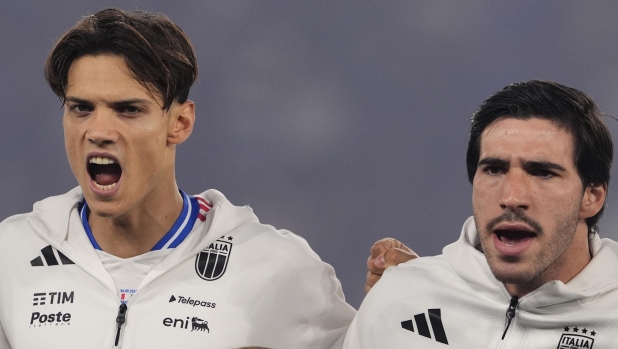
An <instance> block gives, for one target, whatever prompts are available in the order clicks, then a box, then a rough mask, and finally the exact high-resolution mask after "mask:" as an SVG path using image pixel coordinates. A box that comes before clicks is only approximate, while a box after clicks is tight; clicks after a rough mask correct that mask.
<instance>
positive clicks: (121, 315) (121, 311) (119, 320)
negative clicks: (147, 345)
mask: <svg viewBox="0 0 618 349" xmlns="http://www.w3.org/2000/svg"><path fill="white" fill-rule="evenodd" d="M126 320H127V305H126V304H124V303H123V304H120V308H118V316H116V341H115V342H114V348H116V347H118V342H119V341H120V330H121V329H122V324H124V322H125V321H126Z"/></svg>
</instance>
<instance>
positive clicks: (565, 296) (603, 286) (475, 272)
mask: <svg viewBox="0 0 618 349" xmlns="http://www.w3.org/2000/svg"><path fill="white" fill-rule="evenodd" d="M590 250H591V252H592V256H593V257H592V260H591V261H590V263H588V265H587V266H586V267H585V268H584V269H583V270H582V271H581V272H580V273H579V274H578V275H577V276H575V278H573V279H572V280H571V281H569V282H568V283H566V284H564V283H563V282H562V281H551V282H548V283H546V284H544V285H543V286H541V287H539V288H538V289H536V290H535V291H533V292H531V293H529V294H527V295H526V296H524V297H522V298H521V300H520V307H523V308H526V307H527V308H538V307H544V306H548V305H552V304H558V303H563V302H567V301H570V300H574V299H581V300H582V302H583V301H585V299H586V298H591V297H597V296H599V295H600V294H602V293H605V292H607V291H608V290H611V289H615V288H618V244H617V243H616V242H614V241H612V240H609V239H600V238H599V236H598V235H597V234H594V235H593V236H592V237H591V238H590ZM443 253H444V256H445V258H446V259H447V261H448V262H449V264H450V265H451V267H452V268H453V269H454V270H455V272H456V273H457V274H458V275H459V276H460V277H461V278H462V279H463V280H465V281H466V282H467V283H468V284H470V286H471V287H473V288H474V289H475V290H476V291H477V292H479V293H480V294H481V295H484V296H486V297H488V298H491V299H494V300H496V301H502V302H503V301H504V300H508V299H509V298H510V295H509V294H508V292H506V288H505V287H504V285H503V284H502V283H501V282H499V281H498V280H496V278H495V277H494V276H493V274H492V273H491V270H490V269H489V265H488V264H487V260H486V259H485V256H484V254H483V252H481V248H480V238H479V235H478V232H477V230H476V226H475V224H474V218H473V217H470V218H468V219H467V220H466V222H465V223H464V225H463V228H462V231H461V235H460V237H459V240H457V241H456V242H455V243H453V244H450V245H448V246H446V247H445V248H444V250H443Z"/></svg>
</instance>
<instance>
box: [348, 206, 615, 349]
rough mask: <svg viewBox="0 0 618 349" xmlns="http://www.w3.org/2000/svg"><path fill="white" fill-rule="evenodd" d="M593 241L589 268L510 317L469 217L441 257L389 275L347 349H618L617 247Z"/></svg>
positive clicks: (540, 292)
mask: <svg viewBox="0 0 618 349" xmlns="http://www.w3.org/2000/svg"><path fill="white" fill-rule="evenodd" d="M590 242H591V251H592V254H593V258H592V261H591V262H590V263H589V264H588V265H587V266H586V268H584V270H582V272H580V273H579V274H578V275H577V276H576V277H575V278H574V279H572V280H571V281H569V282H568V283H567V284H564V283H562V282H560V281H552V282H549V283H547V284H545V285H543V286H541V287H540V288H538V289H536V290H535V291H533V292H531V293H529V294H527V295H525V296H524V297H522V298H521V299H519V301H518V302H516V303H515V302H513V307H512V309H511V310H510V311H509V308H510V305H511V296H510V295H509V293H508V292H507V291H506V289H505V287H504V285H503V284H502V283H500V282H499V281H497V280H496V279H495V278H494V276H493V274H492V273H491V271H490V269H489V265H488V264H487V261H486V260H485V257H484V255H483V253H482V252H480V251H479V250H477V249H476V248H475V246H478V245H480V240H479V237H478V234H477V232H476V228H475V227H474V221H473V219H472V218H470V219H468V220H467V221H466V223H465V224H464V227H463V230H462V233H461V237H460V239H459V240H458V241H457V242H455V243H453V244H451V245H449V246H447V247H445V248H444V250H443V254H442V255H440V256H437V257H425V258H419V259H417V260H414V261H410V262H408V263H405V264H401V265H399V266H397V267H393V268H389V269H388V270H386V272H385V273H384V276H383V277H382V279H381V280H380V281H379V282H378V283H377V284H376V286H374V287H373V289H372V290H371V291H370V292H369V294H368V295H367V297H366V298H365V300H364V302H363V304H362V305H361V307H360V309H359V311H358V314H357V316H356V318H355V319H354V321H353V322H352V325H350V329H349V331H348V333H347V335H346V339H345V344H344V348H348V349H367V348H372V349H378V348H380V349H382V348H384V349H399V348H406V349H414V348H422V349H434V348H435V349H448V348H462V349H471V348H474V349H486V348H487V349H497V348H502V349H507V348H508V349H511V348H512V349H515V348H517V349H521V348H526V349H535V348H538V349H541V348H543V349H547V348H558V349H581V348H588V349H591V348H594V349H609V348H612V349H613V348H618V244H616V243H615V242H613V241H611V240H608V239H603V240H601V239H599V237H598V235H596V234H595V236H594V237H593V238H591V239H590ZM508 317H511V320H510V323H509V321H508V320H507V318H508Z"/></svg>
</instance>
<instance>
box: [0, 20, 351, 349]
mask: <svg viewBox="0 0 618 349" xmlns="http://www.w3.org/2000/svg"><path fill="white" fill-rule="evenodd" d="M45 77H46V79H47V81H48V83H49V85H50V86H51V88H52V90H53V91H54V93H56V95H58V97H59V98H60V100H61V102H62V104H63V107H64V115H63V118H62V122H63V127H64V136H65V146H66V152H67V156H68V159H69V163H70V166H71V170H72V171H73V174H74V175H75V177H76V179H77V182H78V183H79V187H77V188H75V189H74V190H71V191H70V192H68V193H66V194H64V195H60V196H57V197H51V198H48V199H45V200H43V201H41V202H38V203H36V204H35V205H34V210H33V212H31V213H28V214H25V215H19V216H14V217H11V218H8V219H7V220H5V221H4V222H3V223H2V224H1V225H0V349H7V348H12V349H18V348H24V349H30V348H120V347H122V348H238V347H244V346H263V347H271V348H288V349H289V348H299V349H300V348H302V349H305V348H331V347H333V346H335V345H339V346H340V345H341V343H342V339H343V338H342V335H343V334H344V332H345V330H346V328H347V326H348V325H349V323H350V322H351V320H352V318H353V316H354V314H355V310H354V309H353V308H352V307H351V306H350V305H348V304H347V303H346V302H345V300H344V298H343V293H342V291H341V286H340V283H339V281H338V280H337V278H336V277H335V274H334V271H333V269H332V267H331V266H330V265H328V264H326V263H324V262H322V261H321V260H320V259H319V258H318V256H317V255H316V254H315V253H314V252H313V251H312V250H311V249H310V248H309V246H308V245H307V243H306V242H305V241H304V240H303V239H302V238H300V237H298V236H296V235H294V234H292V233H290V232H288V231H285V230H276V229H274V228H273V227H271V226H268V225H263V224H261V223H260V222H259V221H258V219H257V217H256V216H255V215H254V214H253V212H252V210H251V209H250V208H249V207H246V206H245V207H238V206H234V205H232V204H231V203H230V202H229V201H228V200H227V199H226V198H225V197H224V196H223V194H221V193H220V192H218V191H216V190H208V191H206V192H204V193H202V194H199V195H188V194H186V193H184V192H183V191H181V190H179V189H178V187H177V185H176V180H175V154H176V147H177V145H178V144H180V143H182V142H184V141H185V140H186V139H187V138H188V137H189V135H190V134H191V131H192V129H193V124H194V122H195V105H194V103H193V102H192V101H190V100H188V99H187V98H188V94H189V89H190V87H191V85H192V84H193V83H194V82H195V80H196V77H197V62H196V58H195V54H194V51H193V47H192V46H191V43H190V42H189V40H188V38H187V37H186V36H185V34H184V33H183V32H182V31H181V30H180V29H179V28H178V27H177V26H176V25H175V24H174V23H172V22H171V21H170V20H169V19H167V18H166V17H165V16H162V15H158V14H151V13H147V12H140V11H136V12H124V11H121V10H115V9H107V10H102V11H99V12H97V13H95V14H93V15H90V16H87V17H85V18H83V19H82V20H80V21H79V22H78V23H77V24H76V25H75V26H74V27H73V28H71V29H70V30H69V31H67V32H66V33H64V34H63V35H62V36H61V37H60V38H59V40H58V42H57V43H56V45H55V47H54V48H53V49H52V51H51V53H50V55H49V57H48V59H47V62H46V65H45ZM196 161H202V159H196ZM337 343H338V344H337Z"/></svg>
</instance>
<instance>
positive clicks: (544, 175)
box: [531, 169, 556, 179]
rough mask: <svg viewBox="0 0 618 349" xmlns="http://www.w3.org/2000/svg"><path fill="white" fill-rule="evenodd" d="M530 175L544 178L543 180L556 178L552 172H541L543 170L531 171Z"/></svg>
mask: <svg viewBox="0 0 618 349" xmlns="http://www.w3.org/2000/svg"><path fill="white" fill-rule="evenodd" d="M531 175H533V176H536V177H540V178H544V179H549V178H553V177H555V176H556V174H555V173H554V172H552V171H549V170H543V169H537V170H534V171H532V173H531Z"/></svg>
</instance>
